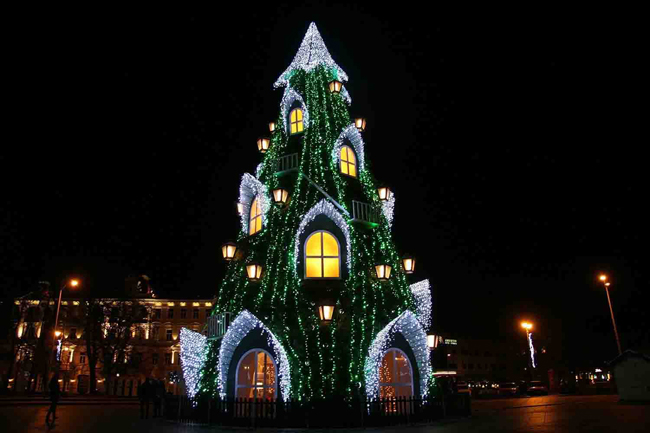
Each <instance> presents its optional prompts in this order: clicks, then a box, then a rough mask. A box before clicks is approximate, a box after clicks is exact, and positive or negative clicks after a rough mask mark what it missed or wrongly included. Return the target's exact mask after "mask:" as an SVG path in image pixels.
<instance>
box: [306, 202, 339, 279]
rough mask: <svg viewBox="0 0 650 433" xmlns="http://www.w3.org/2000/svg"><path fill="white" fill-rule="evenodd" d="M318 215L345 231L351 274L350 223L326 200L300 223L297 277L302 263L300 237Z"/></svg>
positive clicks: (317, 205) (310, 211) (318, 204)
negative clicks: (299, 263) (299, 264)
mask: <svg viewBox="0 0 650 433" xmlns="http://www.w3.org/2000/svg"><path fill="white" fill-rule="evenodd" d="M318 215H325V216H326V217H328V218H329V219H331V220H332V221H333V222H334V224H336V225H337V226H338V228H340V229H341V230H342V231H343V234H344V235H345V244H346V250H347V260H346V262H347V265H348V271H349V272H351V265H350V264H351V257H352V255H351V253H350V246H351V244H352V241H351V240H350V230H349V228H348V223H347V221H346V220H345V218H343V216H342V215H341V214H340V213H339V212H338V211H337V210H336V208H335V207H334V205H333V204H332V203H330V202H329V201H327V200H326V199H322V200H321V201H319V202H318V203H317V204H316V205H315V206H314V207H312V208H311V209H310V210H309V212H307V213H306V214H305V216H304V217H303V218H302V220H301V221H300V225H299V226H298V231H297V232H296V236H295V239H294V247H293V249H294V255H295V260H294V263H295V272H296V275H298V262H300V259H301V257H300V236H302V234H303V233H304V232H305V229H306V228H307V225H308V224H309V223H310V222H312V221H313V220H314V218H316V217H317V216H318Z"/></svg>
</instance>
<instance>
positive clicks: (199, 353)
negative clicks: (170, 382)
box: [180, 328, 207, 398]
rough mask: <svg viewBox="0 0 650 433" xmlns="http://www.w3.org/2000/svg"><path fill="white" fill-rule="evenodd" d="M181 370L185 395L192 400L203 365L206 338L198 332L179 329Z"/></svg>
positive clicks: (196, 390)
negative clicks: (185, 390)
mask: <svg viewBox="0 0 650 433" xmlns="http://www.w3.org/2000/svg"><path fill="white" fill-rule="evenodd" d="M180 340H181V369H182V371H183V380H185V387H186V389H187V395H188V396H190V398H193V397H194V396H195V395H196V393H197V392H198V390H199V389H198V386H199V380H200V379H201V375H200V372H201V369H202V368H203V365H204V364H205V346H206V341H207V338H206V337H205V335H202V334H201V333H199V332H195V331H190V330H189V329H187V328H181V332H180Z"/></svg>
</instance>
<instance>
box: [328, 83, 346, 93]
mask: <svg viewBox="0 0 650 433" xmlns="http://www.w3.org/2000/svg"><path fill="white" fill-rule="evenodd" d="M342 87H343V83H341V82H340V81H337V80H334V81H330V92H332V93H341V88H342Z"/></svg>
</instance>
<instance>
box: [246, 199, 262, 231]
mask: <svg viewBox="0 0 650 433" xmlns="http://www.w3.org/2000/svg"><path fill="white" fill-rule="evenodd" d="M260 230H262V206H260V200H259V199H258V198H257V197H255V200H253V204H252V205H251V217H250V220H249V222H248V234H249V235H254V234H255V233H257V232H259V231H260Z"/></svg>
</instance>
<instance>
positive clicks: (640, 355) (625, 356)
mask: <svg viewBox="0 0 650 433" xmlns="http://www.w3.org/2000/svg"><path fill="white" fill-rule="evenodd" d="M629 358H640V359H644V360H645V361H646V362H650V356H648V355H644V354H643V353H639V352H635V351H634V350H626V351H625V352H623V353H622V354H620V355H618V356H617V357H616V358H614V359H612V360H611V361H609V362H608V363H607V365H609V366H610V367H613V366H615V365H616V364H618V363H620V362H622V361H625V360H626V359H629Z"/></svg>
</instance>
